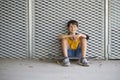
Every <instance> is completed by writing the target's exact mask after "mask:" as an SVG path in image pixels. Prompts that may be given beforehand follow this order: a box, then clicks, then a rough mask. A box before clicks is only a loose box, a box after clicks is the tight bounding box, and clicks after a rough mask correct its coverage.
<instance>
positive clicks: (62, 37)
mask: <svg viewBox="0 0 120 80" xmlns="http://www.w3.org/2000/svg"><path fill="white" fill-rule="evenodd" d="M69 37H72V35H64V34H62V35H59V39H64V38H69Z"/></svg>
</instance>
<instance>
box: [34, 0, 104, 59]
mask: <svg viewBox="0 0 120 80" xmlns="http://www.w3.org/2000/svg"><path fill="white" fill-rule="evenodd" d="M33 10H35V13H34V14H33V15H34V17H33V18H34V19H33V58H43V59H44V58H53V56H59V55H61V54H62V50H61V44H60V41H59V39H58V35H59V34H63V33H66V31H67V28H66V23H67V22H68V21H69V20H72V19H73V20H77V21H78V22H79V31H78V32H79V33H86V34H88V35H89V36H90V40H89V41H88V50H87V56H90V57H95V56H97V57H99V58H102V59H103V58H104V0H35V2H34V8H33Z"/></svg>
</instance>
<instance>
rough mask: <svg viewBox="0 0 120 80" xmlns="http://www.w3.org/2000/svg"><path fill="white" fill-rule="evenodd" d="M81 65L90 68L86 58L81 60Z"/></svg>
mask: <svg viewBox="0 0 120 80" xmlns="http://www.w3.org/2000/svg"><path fill="white" fill-rule="evenodd" d="M79 64H80V65H82V66H89V64H88V61H87V59H86V58H83V59H80V62H79Z"/></svg>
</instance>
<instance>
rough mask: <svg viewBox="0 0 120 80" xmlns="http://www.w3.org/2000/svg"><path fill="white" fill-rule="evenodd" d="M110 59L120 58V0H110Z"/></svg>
mask: <svg viewBox="0 0 120 80" xmlns="http://www.w3.org/2000/svg"><path fill="white" fill-rule="evenodd" d="M108 51H109V59H120V0H109V50H108Z"/></svg>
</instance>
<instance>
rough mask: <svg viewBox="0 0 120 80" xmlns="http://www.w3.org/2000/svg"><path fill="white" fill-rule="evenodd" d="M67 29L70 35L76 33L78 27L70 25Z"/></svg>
mask: <svg viewBox="0 0 120 80" xmlns="http://www.w3.org/2000/svg"><path fill="white" fill-rule="evenodd" d="M68 29H69V32H70V33H72V34H75V33H76V32H77V30H78V26H77V25H75V24H70V25H69V27H68Z"/></svg>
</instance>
